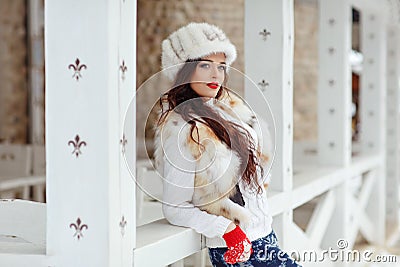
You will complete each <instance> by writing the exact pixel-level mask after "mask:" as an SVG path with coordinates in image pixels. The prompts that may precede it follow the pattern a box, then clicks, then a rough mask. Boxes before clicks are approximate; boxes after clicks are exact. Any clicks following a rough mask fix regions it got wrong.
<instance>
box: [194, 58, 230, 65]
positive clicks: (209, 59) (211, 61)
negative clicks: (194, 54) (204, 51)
mask: <svg viewBox="0 0 400 267" xmlns="http://www.w3.org/2000/svg"><path fill="white" fill-rule="evenodd" d="M200 61H208V62H212V63H214V62H216V61H212V60H210V59H202V58H201V59H200ZM220 64H224V65H226V62H224V61H222V62H220Z"/></svg>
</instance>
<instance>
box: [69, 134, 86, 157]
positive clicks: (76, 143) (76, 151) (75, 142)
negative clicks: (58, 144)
mask: <svg viewBox="0 0 400 267" xmlns="http://www.w3.org/2000/svg"><path fill="white" fill-rule="evenodd" d="M80 139H81V138H80V137H79V135H76V136H75V140H70V141H69V142H68V146H69V145H73V147H74V150H73V151H72V154H75V156H76V157H78V156H79V155H80V154H82V152H81V146H86V145H87V144H86V142H85V141H81V140H80Z"/></svg>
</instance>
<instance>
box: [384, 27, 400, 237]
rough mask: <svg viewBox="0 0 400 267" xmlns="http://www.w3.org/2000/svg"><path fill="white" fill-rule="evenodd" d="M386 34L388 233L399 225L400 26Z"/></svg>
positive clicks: (391, 28)
mask: <svg viewBox="0 0 400 267" xmlns="http://www.w3.org/2000/svg"><path fill="white" fill-rule="evenodd" d="M387 38H388V39H387V96H388V97H387V105H386V107H387V109H386V114H387V132H386V138H387V142H386V162H387V165H386V168H387V169H386V179H387V180H386V215H387V227H388V232H389V234H391V233H392V231H394V230H395V229H396V228H397V227H398V225H399V181H400V179H399V176H400V169H399V160H400V158H399V146H400V143H399V134H400V129H399V127H400V125H399V119H400V118H399V107H400V92H399V91H400V80H399V77H400V28H399V27H397V26H392V27H390V28H389V30H388V36H387Z"/></svg>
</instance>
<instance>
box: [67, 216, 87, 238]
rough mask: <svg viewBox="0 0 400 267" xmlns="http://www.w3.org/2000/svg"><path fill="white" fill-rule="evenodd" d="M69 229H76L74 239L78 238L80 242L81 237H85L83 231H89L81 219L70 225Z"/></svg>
mask: <svg viewBox="0 0 400 267" xmlns="http://www.w3.org/2000/svg"><path fill="white" fill-rule="evenodd" d="M69 228H71V229H72V228H74V229H75V234H74V236H73V237H76V238H78V240H80V239H81V237H83V233H82V231H83V230H87V229H88V228H89V227H88V226H87V225H86V224H82V221H81V218H79V217H78V219H77V220H76V222H75V223H71V224H70V225H69Z"/></svg>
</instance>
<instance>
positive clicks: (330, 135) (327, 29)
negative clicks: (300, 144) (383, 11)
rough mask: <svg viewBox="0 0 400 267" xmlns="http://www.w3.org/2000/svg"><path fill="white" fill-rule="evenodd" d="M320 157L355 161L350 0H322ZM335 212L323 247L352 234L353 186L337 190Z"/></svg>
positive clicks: (322, 161)
mask: <svg viewBox="0 0 400 267" xmlns="http://www.w3.org/2000/svg"><path fill="white" fill-rule="evenodd" d="M319 13H320V15H319V76H318V77H319V79H318V159H319V163H320V164H321V165H330V166H338V167H345V166H348V165H349V164H350V162H351V97H352V95H351V94H352V88H351V64H350V60H349V56H350V52H351V23H352V13H351V6H350V4H349V1H348V0H339V1H319ZM333 192H334V194H335V198H334V199H335V208H334V213H333V215H332V217H331V220H330V222H329V225H328V229H332V230H330V231H327V233H326V234H325V237H324V239H323V241H322V247H323V248H328V247H335V246H336V242H337V240H338V239H340V238H346V237H347V236H348V232H349V229H348V226H349V217H350V210H349V197H350V196H349V190H348V182H344V183H342V184H340V185H339V186H337V187H336V188H335V189H334V190H333Z"/></svg>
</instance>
